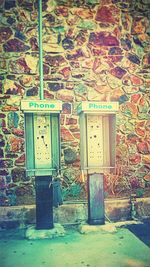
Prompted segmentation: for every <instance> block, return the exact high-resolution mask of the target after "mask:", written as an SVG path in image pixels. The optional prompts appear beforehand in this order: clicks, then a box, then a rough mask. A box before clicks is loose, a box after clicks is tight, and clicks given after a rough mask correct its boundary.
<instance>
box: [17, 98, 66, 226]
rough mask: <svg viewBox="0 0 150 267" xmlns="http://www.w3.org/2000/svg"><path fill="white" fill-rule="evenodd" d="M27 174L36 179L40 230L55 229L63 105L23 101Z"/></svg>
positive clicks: (41, 101) (40, 101)
mask: <svg viewBox="0 0 150 267" xmlns="http://www.w3.org/2000/svg"><path fill="white" fill-rule="evenodd" d="M21 109H22V110H23V112H24V114H25V147H26V172H27V175H28V176H35V186H36V228H37V229H50V228H53V210H52V209H53V189H52V177H53V175H57V174H59V170H60V132H59V126H60V123H59V114H60V111H61V109H62V103H61V102H60V101H46V100H29V101H28V100H22V101H21Z"/></svg>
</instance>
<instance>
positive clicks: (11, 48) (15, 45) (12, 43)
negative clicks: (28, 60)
mask: <svg viewBox="0 0 150 267" xmlns="http://www.w3.org/2000/svg"><path fill="white" fill-rule="evenodd" d="M3 47H4V51H5V52H26V51H28V50H29V49H30V47H29V46H28V45H25V44H24V43H23V42H22V41H20V40H18V39H16V38H14V39H10V40H9V41H7V42H6V43H5V44H4V45H3Z"/></svg>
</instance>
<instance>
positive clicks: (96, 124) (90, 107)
mask: <svg viewBox="0 0 150 267" xmlns="http://www.w3.org/2000/svg"><path fill="white" fill-rule="evenodd" d="M117 111H118V103H117V102H86V101H85V102H82V103H80V104H79V106H78V114H79V115H80V133H81V134H80V136H81V137H80V155H81V170H82V172H83V173H85V174H87V177H88V179H87V185H88V222H89V224H104V222H105V215H104V189H103V177H104V172H106V171H107V172H111V171H113V170H114V169H115V139H116V131H115V126H116V112H117Z"/></svg>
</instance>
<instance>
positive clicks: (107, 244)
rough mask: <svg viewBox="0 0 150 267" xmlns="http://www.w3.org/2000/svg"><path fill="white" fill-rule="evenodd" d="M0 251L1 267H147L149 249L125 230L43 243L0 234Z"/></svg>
mask: <svg viewBox="0 0 150 267" xmlns="http://www.w3.org/2000/svg"><path fill="white" fill-rule="evenodd" d="M0 248H1V250H0V266H2V267H85V266H86V267H129V266H130V267H150V248H149V247H148V246H147V245H145V244H144V243H143V242H142V241H141V240H140V239H138V238H137V237H136V236H135V235H134V234H133V233H131V232H130V231H129V230H128V229H126V228H118V229H117V231H116V232H114V233H109V232H103V231H99V232H94V233H88V234H80V233H79V232H78V231H77V230H74V229H72V230H71V229H69V230H66V235H65V236H64V237H57V238H55V239H44V240H27V239H24V237H23V236H22V237H21V235H20V232H19V231H17V230H16V231H12V230H11V231H10V230H9V231H7V232H6V231H5V232H4V231H2V232H1V239H0Z"/></svg>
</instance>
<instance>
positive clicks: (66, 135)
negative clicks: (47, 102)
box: [61, 127, 74, 142]
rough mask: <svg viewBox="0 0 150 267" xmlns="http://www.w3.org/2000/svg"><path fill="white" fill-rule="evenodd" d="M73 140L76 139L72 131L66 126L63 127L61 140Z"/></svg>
mask: <svg viewBox="0 0 150 267" xmlns="http://www.w3.org/2000/svg"><path fill="white" fill-rule="evenodd" d="M73 140H74V137H73V135H72V134H71V133H70V131H69V130H68V129H66V128H65V127H61V141H62V142H68V141H73Z"/></svg>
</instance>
